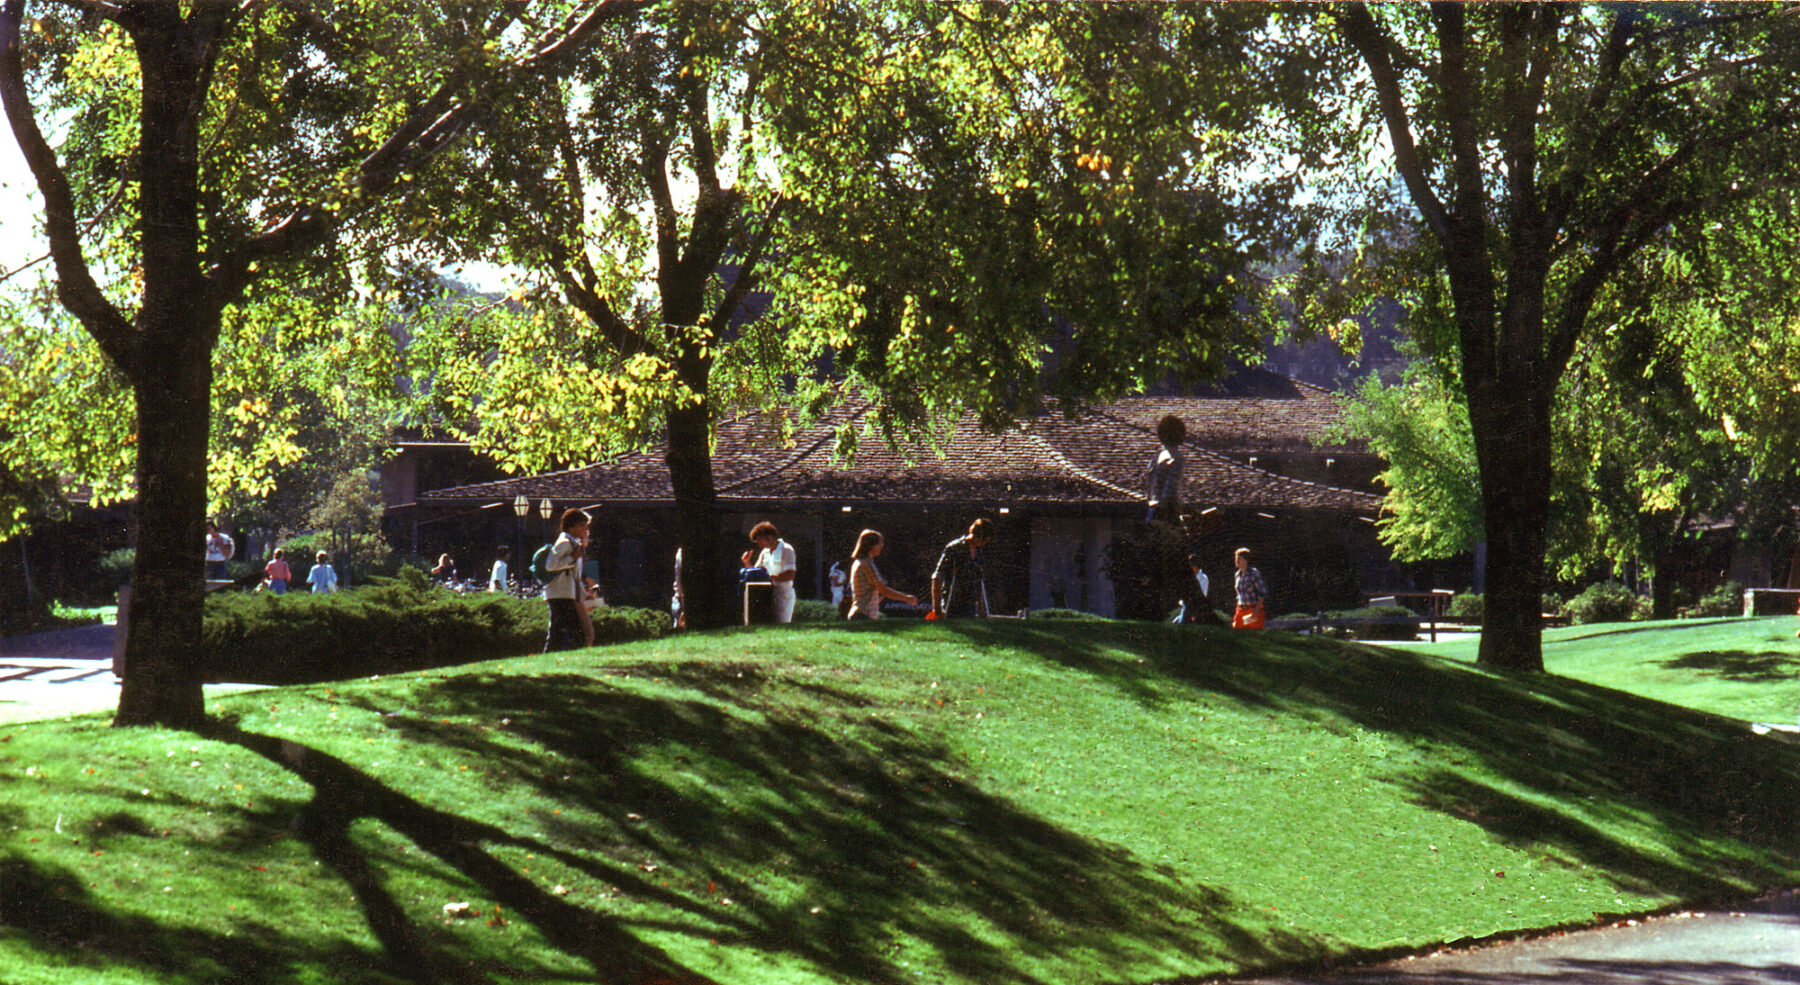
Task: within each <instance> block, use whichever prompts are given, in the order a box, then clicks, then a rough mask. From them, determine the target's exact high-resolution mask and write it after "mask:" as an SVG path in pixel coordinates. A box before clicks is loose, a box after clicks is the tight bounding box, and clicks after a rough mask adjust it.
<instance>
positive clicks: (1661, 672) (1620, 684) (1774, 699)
mask: <svg viewBox="0 0 1800 985" xmlns="http://www.w3.org/2000/svg"><path fill="white" fill-rule="evenodd" d="M1797 628H1800V620H1796V619H1795V618H1794V617H1793V616H1763V617H1752V618H1730V619H1682V620H1674V621H1667V622H1633V623H1599V624H1595V625H1591V626H1569V627H1564V628H1561V629H1553V630H1548V631H1546V632H1545V633H1544V665H1545V667H1546V668H1547V669H1548V670H1549V671H1550V672H1551V673H1552V674H1556V675H1559V676H1562V677H1569V678H1574V679H1575V680H1580V681H1587V682H1589V683H1594V684H1601V685H1605V686H1607V687H1615V688H1618V689H1620V690H1622V691H1630V692H1631V693H1633V694H1637V695H1641V696H1643V697H1647V698H1654V699H1656V700H1658V701H1668V702H1670V703H1672V704H1678V705H1685V706H1687V707H1689V708H1697V709H1701V710H1704V711H1710V712H1714V713H1716V714H1720V715H1729V716H1731V717H1733V718H1741V719H1743V720H1745V721H1752V722H1784V723H1789V724H1792V723H1794V722H1795V721H1796V719H1797V718H1800V640H1797V639H1795V637H1794V631H1795V629H1797ZM1478 645H1479V643H1478V641H1477V640H1474V639H1468V640H1459V641H1457V642H1455V643H1440V644H1436V645H1427V646H1421V647H1419V648H1418V649H1420V650H1423V651H1426V652H1430V653H1435V654H1438V655H1441V656H1445V657H1449V658H1451V659H1453V660H1460V661H1466V662H1469V663H1473V662H1474V660H1475V653H1476V647H1477V646H1478Z"/></svg>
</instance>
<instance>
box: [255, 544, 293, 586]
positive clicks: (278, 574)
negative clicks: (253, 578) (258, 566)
mask: <svg viewBox="0 0 1800 985" xmlns="http://www.w3.org/2000/svg"><path fill="white" fill-rule="evenodd" d="M263 580H264V581H266V582H268V583H269V591H271V592H274V593H275V594H276V595H286V594H287V587H288V582H290V581H293V580H294V571H293V569H292V568H289V567H288V563H287V552H286V551H284V550H282V549H281V548H279V547H277V548H275V560H273V561H270V562H269V563H268V564H266V565H264V566H263Z"/></svg>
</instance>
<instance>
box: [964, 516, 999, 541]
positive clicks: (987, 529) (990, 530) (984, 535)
mask: <svg viewBox="0 0 1800 985" xmlns="http://www.w3.org/2000/svg"><path fill="white" fill-rule="evenodd" d="M969 536H970V537H971V538H972V539H974V540H988V539H989V538H991V537H993V536H994V521H992V520H990V519H988V518H987V517H985V516H984V517H979V518H977V519H976V520H975V522H974V523H971V524H969Z"/></svg>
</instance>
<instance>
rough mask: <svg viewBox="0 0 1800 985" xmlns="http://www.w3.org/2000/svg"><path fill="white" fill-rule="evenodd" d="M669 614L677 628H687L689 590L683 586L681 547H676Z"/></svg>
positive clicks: (670, 588)
mask: <svg viewBox="0 0 1800 985" xmlns="http://www.w3.org/2000/svg"><path fill="white" fill-rule="evenodd" d="M669 592H670V595H669V615H670V617H671V618H672V619H673V621H674V624H675V628H676V629H686V628H687V590H686V589H684V588H682V587H681V548H679V547H677V548H675V584H673V585H671V586H670V587H669Z"/></svg>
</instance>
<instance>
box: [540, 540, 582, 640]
mask: <svg viewBox="0 0 1800 985" xmlns="http://www.w3.org/2000/svg"><path fill="white" fill-rule="evenodd" d="M588 523H589V517H588V515H587V514H586V513H583V512H582V511H580V510H565V511H564V512H563V515H562V534H561V535H560V536H558V537H557V538H556V543H555V544H553V545H551V547H550V556H549V557H548V558H546V559H545V560H544V570H546V571H548V572H550V583H549V584H548V585H545V586H544V600H545V601H546V602H547V603H548V604H549V608H550V628H549V631H548V632H546V633H545V634H544V652H545V653H557V652H560V651H562V650H572V649H574V648H576V647H578V646H580V645H581V644H582V641H583V639H584V638H585V637H586V635H587V634H586V631H585V630H584V629H583V628H582V618H581V596H582V594H583V591H582V586H581V582H580V575H581V556H582V554H583V553H585V552H586V551H587V538H588Z"/></svg>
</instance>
